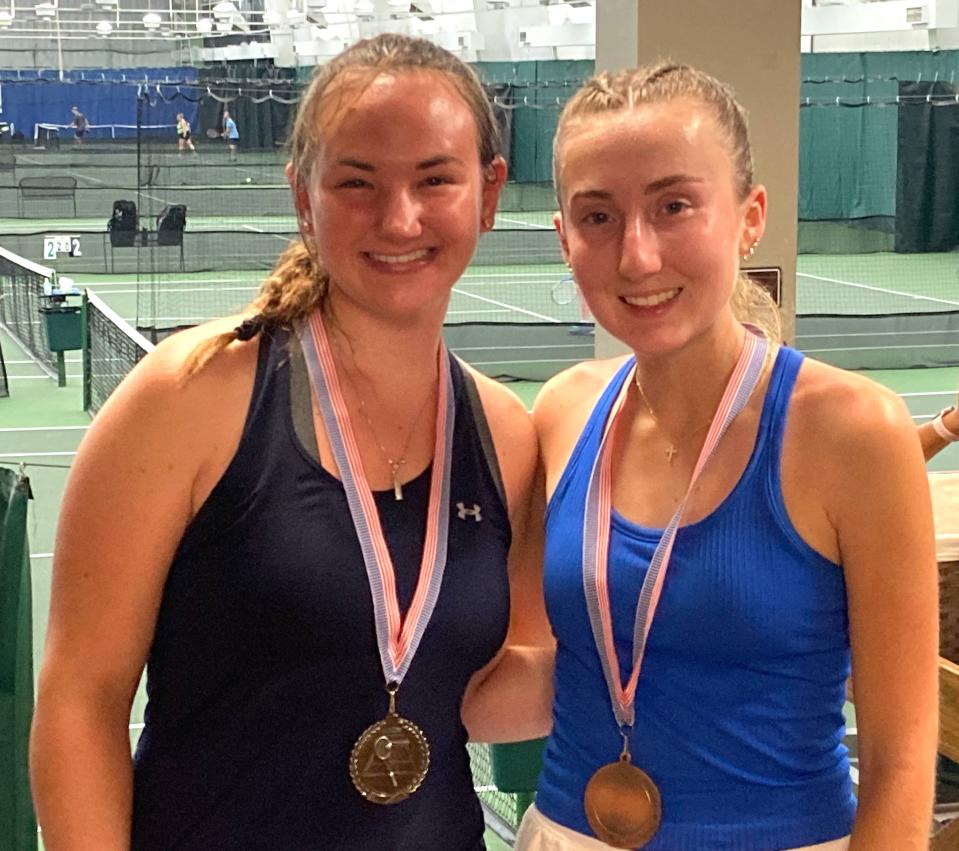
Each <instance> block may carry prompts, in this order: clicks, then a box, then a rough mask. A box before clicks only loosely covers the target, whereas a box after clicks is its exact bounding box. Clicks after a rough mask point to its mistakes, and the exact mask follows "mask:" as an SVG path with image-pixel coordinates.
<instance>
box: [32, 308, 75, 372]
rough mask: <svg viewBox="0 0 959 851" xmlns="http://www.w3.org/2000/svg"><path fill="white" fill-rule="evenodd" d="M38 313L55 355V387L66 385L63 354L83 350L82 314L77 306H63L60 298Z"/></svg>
mask: <svg viewBox="0 0 959 851" xmlns="http://www.w3.org/2000/svg"><path fill="white" fill-rule="evenodd" d="M40 313H41V314H43V319H44V322H45V324H46V327H47V344H48V345H49V346H50V351H51V352H56V355H57V386H59V387H65V386H66V383H67V369H66V361H65V360H64V357H63V353H64V352H69V351H72V350H74V349H82V348H83V314H82V313H81V308H80V306H79V305H74V304H64V303H63V300H62V299H61V298H53V299H51V300H50V304H48V305H46V306H44V307H41V308H40Z"/></svg>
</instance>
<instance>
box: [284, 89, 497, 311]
mask: <svg viewBox="0 0 959 851" xmlns="http://www.w3.org/2000/svg"><path fill="white" fill-rule="evenodd" d="M344 85H345V86H348V85H349V84H344ZM339 94H343V95H344V96H345V98H346V102H345V106H341V107H340V108H335V107H334V105H335V103H336V102H337V97H330V104H331V107H330V109H325V110H321V113H320V116H321V121H322V125H323V128H324V129H323V131H322V132H321V136H320V140H319V146H318V153H317V156H316V158H315V160H314V161H313V163H312V164H311V168H310V172H309V176H308V178H307V180H306V183H305V185H304V184H297V182H296V177H295V175H294V174H293V172H292V169H289V170H288V176H289V177H290V179H291V183H293V185H294V191H295V193H296V199H297V208H298V211H299V213H300V219H301V221H302V222H303V223H304V236H305V238H306V239H307V240H309V241H310V242H311V243H312V245H313V247H314V248H315V250H316V251H317V253H318V254H319V256H320V257H321V258H322V260H323V263H324V265H325V266H326V268H327V270H328V272H329V276H330V291H329V297H330V299H331V300H332V302H333V303H334V304H335V303H336V302H337V301H338V300H342V299H345V300H347V301H349V302H351V303H352V305H353V306H355V307H359V308H361V309H363V310H365V311H369V312H373V313H377V314H381V315H389V316H391V317H393V318H396V317H404V316H405V317H409V318H414V317H417V316H419V315H421V312H422V311H424V310H426V311H428V312H429V313H430V315H433V314H434V313H437V312H439V313H440V314H442V312H444V311H445V307H446V303H447V301H448V299H449V294H450V291H451V289H452V286H453V284H454V283H455V282H456V281H457V279H458V278H459V277H460V275H462V273H463V270H464V269H465V268H466V266H467V264H468V263H469V261H470V258H471V257H472V255H473V251H474V249H475V248H476V242H477V239H478V238H479V234H480V232H481V230H486V229H489V227H491V226H492V222H493V215H494V212H495V208H496V201H497V198H498V195H499V189H500V187H501V185H502V182H503V180H504V179H505V164H504V163H503V161H502V159H500V158H497V159H496V160H495V161H494V163H493V165H492V166H488V167H487V168H485V169H484V168H483V167H482V166H481V164H480V158H479V146H478V139H477V127H476V121H475V119H474V117H473V114H472V112H471V110H470V108H469V106H468V105H467V104H466V102H465V101H464V100H463V97H462V96H461V95H460V94H459V92H458V91H457V90H456V88H455V87H454V86H453V85H452V84H451V83H450V82H449V81H448V80H447V78H446V77H445V76H444V75H443V74H441V73H437V72H432V71H403V72H399V73H393V74H381V75H379V76H378V77H376V78H375V79H374V80H373V81H372V82H371V83H370V84H369V85H367V86H366V87H365V88H364V89H363V90H362V91H361V93H359V94H358V95H355V94H352V93H350V92H349V91H346V92H343V91H342V90H341V91H340V92H339Z"/></svg>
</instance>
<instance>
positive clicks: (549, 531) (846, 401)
mask: <svg viewBox="0 0 959 851" xmlns="http://www.w3.org/2000/svg"><path fill="white" fill-rule="evenodd" d="M554 170H555V171H554V174H555V182H556V190H557V195H558V198H559V206H560V212H559V213H558V214H557V218H556V225H557V229H558V231H559V234H560V242H561V244H562V249H563V253H564V255H565V257H566V259H567V260H568V261H569V263H570V264H571V266H572V269H573V273H574V275H575V278H576V281H577V283H578V285H579V287H580V289H581V290H582V292H583V295H584V296H585V298H586V300H587V302H588V303H589V306H590V309H591V311H592V313H593V315H594V316H595V317H596V321H597V322H598V323H599V324H600V325H602V326H603V327H604V328H605V329H606V330H607V331H608V332H609V333H611V334H612V335H613V336H614V337H616V338H617V339H619V340H621V341H622V342H623V343H625V344H626V345H627V346H628V347H629V348H630V349H631V350H632V353H633V354H632V355H631V356H630V357H628V358H625V359H624V358H618V359H615V360H607V361H599V362H590V363H584V364H581V365H579V366H576V367H573V368H572V369H570V370H569V371H567V372H565V373H562V374H561V375H559V376H558V377H556V378H554V379H552V380H551V381H550V382H548V383H547V384H546V385H545V386H544V388H543V390H542V391H541V393H540V396H539V398H538V399H537V401H536V404H535V406H534V421H535V424H536V426H537V432H538V434H539V439H540V446H541V452H542V456H543V462H544V466H545V476H546V489H547V494H548V498H549V503H548V509H547V515H546V558H545V567H544V571H545V593H546V602H547V608H548V612H549V616H550V621H551V623H552V626H553V631H554V633H555V635H556V639H557V656H556V678H555V690H556V698H555V704H554V708H553V730H552V733H551V735H550V738H549V741H548V744H547V746H546V751H545V759H544V767H543V772H542V775H541V777H540V782H539V790H538V793H537V797H536V803H535V806H534V807H532V808H531V809H530V810H529V811H528V812H527V814H526V817H525V819H524V822H523V825H522V827H521V828H520V831H519V836H518V837H517V842H516V849H517V851H570V849H600V848H606V847H609V846H610V845H611V846H613V847H617V848H638V847H643V848H645V849H648V850H649V851H678V849H682V851H723V849H729V851H780V850H781V849H796V848H804V849H811V848H815V849H818V851H826V849H830V851H832V849H836V851H838V849H842V848H847V847H848V848H850V849H856V850H857V851H860V850H861V851H907V849H916V851H918V849H924V848H926V847H927V845H928V835H929V830H930V824H931V814H932V798H933V769H934V762H935V754H936V740H937V666H936V663H937V654H938V641H937V638H938V635H937V632H938V631H937V624H938V610H937V600H936V597H937V572H936V563H935V553H934V536H933V528H932V517H931V508H930V497H929V488H928V485H927V481H926V473H925V469H924V466H923V458H922V453H921V452H920V447H919V441H918V440H917V439H916V434H915V430H914V428H913V425H912V422H911V418H910V416H909V413H908V411H907V410H906V409H905V406H904V405H903V403H902V401H901V399H899V398H898V397H897V396H896V395H895V394H894V393H892V392H891V391H889V390H886V389H884V388H881V387H880V386H878V385H876V384H874V383H872V382H870V381H868V380H866V379H864V378H862V377H860V376H858V375H855V374H852V373H848V372H843V371H841V370H838V369H835V368H833V367H830V366H828V365H825V364H822V363H819V362H816V361H814V360H806V359H804V358H803V356H802V355H801V354H799V353H798V352H796V351H794V350H791V349H788V348H786V347H782V346H779V345H777V343H778V340H779V339H780V335H779V330H778V313H777V311H776V308H775V305H774V304H773V303H772V301H771V300H770V299H769V298H768V296H766V295H765V294H764V293H762V292H761V291H760V290H759V288H758V286H757V285H755V284H752V283H751V282H750V281H749V280H748V279H746V278H744V277H743V275H742V274H741V273H740V271H739V263H740V259H746V258H748V257H749V256H750V255H751V254H752V251H753V249H754V248H755V246H756V243H757V242H758V241H759V239H760V238H761V237H762V235H763V230H764V227H765V217H766V204H767V198H766V190H765V188H764V187H762V186H761V185H758V184H757V183H756V182H755V181H754V177H753V167H752V155H751V152H750V146H749V139H748V133H747V128H746V118H745V114H744V111H743V109H742V108H741V107H740V106H739V104H738V103H737V102H736V101H735V99H734V97H733V95H732V93H731V92H730V90H729V89H728V88H727V87H726V86H725V85H723V84H721V83H720V82H718V81H717V80H715V79H713V78H712V77H710V76H708V75H706V74H704V73H701V72H699V71H696V70H694V69H692V68H689V67H688V66H684V65H677V64H672V63H662V64H659V65H656V66H654V67H648V68H641V69H637V70H630V71H625V72H621V73H617V74H607V73H604V74H599V75H597V76H596V77H595V78H593V79H592V80H590V81H589V82H588V83H587V84H586V85H585V87H584V88H583V89H582V90H581V91H580V92H578V93H577V94H576V95H575V96H574V97H573V98H572V99H571V100H570V101H569V102H568V103H567V105H566V107H565V108H564V111H563V113H562V115H561V117H560V121H559V126H558V129H557V135H556V138H555V141H554ZM744 323H752V324H751V325H745V324H744ZM850 662H851V669H852V675H853V679H854V682H855V705H856V722H857V727H858V742H859V754H858V755H859V800H858V807H857V802H856V800H855V798H854V796H853V791H852V782H851V779H850V771H849V762H848V758H847V752H846V748H845V746H844V744H843V737H844V733H845V723H844V718H843V704H844V701H845V698H846V681H847V677H848V676H849V673H850ZM600 840H602V841H600Z"/></svg>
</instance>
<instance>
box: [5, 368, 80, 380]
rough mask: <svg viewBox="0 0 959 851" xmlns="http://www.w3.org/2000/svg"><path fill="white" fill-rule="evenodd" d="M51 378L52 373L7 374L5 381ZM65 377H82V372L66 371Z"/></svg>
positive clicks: (53, 376)
mask: <svg viewBox="0 0 959 851" xmlns="http://www.w3.org/2000/svg"><path fill="white" fill-rule="evenodd" d="M34 365H35V364H34ZM52 378H56V374H54V375H8V376H7V381H50V379H52ZM67 378H83V374H82V373H79V372H68V373H67Z"/></svg>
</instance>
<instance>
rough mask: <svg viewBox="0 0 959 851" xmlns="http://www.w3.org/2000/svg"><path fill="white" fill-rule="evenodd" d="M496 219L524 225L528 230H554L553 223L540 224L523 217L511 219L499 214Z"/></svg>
mask: <svg viewBox="0 0 959 851" xmlns="http://www.w3.org/2000/svg"><path fill="white" fill-rule="evenodd" d="M496 220H497V221H500V222H509V223H510V224H514V225H522V226H523V227H524V228H525V229H527V230H554V228H553V226H552V225H538V224H535V223H534V222H526V221H523V220H522V219H510V218H507V217H506V216H497V217H496ZM493 230H496V228H493Z"/></svg>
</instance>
